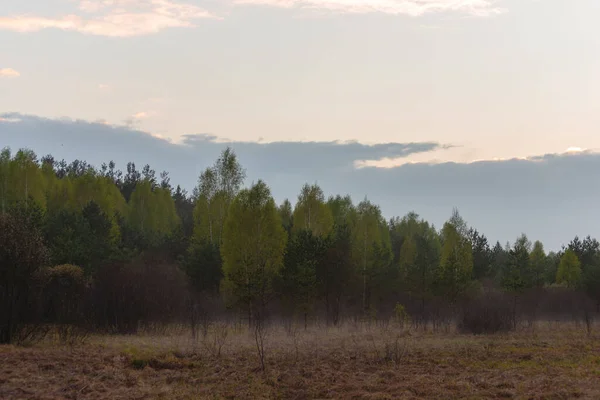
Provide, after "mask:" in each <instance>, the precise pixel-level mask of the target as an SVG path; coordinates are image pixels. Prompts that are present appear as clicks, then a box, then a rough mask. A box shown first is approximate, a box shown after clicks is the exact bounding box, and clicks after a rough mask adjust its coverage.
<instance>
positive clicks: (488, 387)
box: [0, 324, 600, 399]
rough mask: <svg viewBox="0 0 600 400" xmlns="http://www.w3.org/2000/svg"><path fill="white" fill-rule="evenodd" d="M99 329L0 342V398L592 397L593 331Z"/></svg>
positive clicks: (595, 368) (599, 350)
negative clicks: (68, 338)
mask: <svg viewBox="0 0 600 400" xmlns="http://www.w3.org/2000/svg"><path fill="white" fill-rule="evenodd" d="M229 329H230V331H229V332H228V334H227V339H226V340H225V343H224V344H223V345H222V349H221V355H220V356H218V355H217V354H218V353H217V352H215V351H214V347H213V346H214V343H215V340H214V336H212V335H213V334H214V335H220V336H219V337H222V334H223V332H222V331H221V332H218V330H217V331H216V332H212V331H211V332H209V334H208V336H207V337H206V338H204V339H203V338H200V339H199V340H198V341H197V342H193V341H192V340H191V339H190V336H191V335H188V334H183V333H175V332H174V333H172V334H171V335H168V336H155V335H138V336H131V337H126V336H111V337H108V336H99V337H92V338H90V340H89V341H88V343H87V344H85V345H83V346H79V347H74V348H73V347H60V346H58V345H56V344H53V343H42V344H39V345H36V346H33V347H29V348H19V347H14V346H3V347H2V346H0V398H2V399H105V398H111V399H228V398H231V399H233V398H236V399H262V398H280V399H307V398H308V399H326V398H335V399H394V398H406V399H412V398H427V399H438V398H439V399H453V398H461V399H464V398H467V399H469V398H472V399H480V398H528V399H529V398H532V399H567V398H590V399H591V398H600V336H594V335H590V336H588V335H587V334H586V333H585V331H584V329H583V328H577V327H574V326H570V325H566V324H562V325H561V326H560V329H558V328H557V327H554V328H551V327H548V326H546V327H543V326H542V327H537V328H536V329H535V330H527V331H521V332H519V333H515V334H507V335H497V336H481V337H475V336H468V335H458V334H454V333H451V334H445V335H438V334H432V333H416V332H406V331H405V332H402V331H400V329H399V328H396V329H395V328H393V327H390V328H385V329H384V328H372V329H367V328H366V327H362V328H357V327H354V328H343V329H324V328H323V329H309V330H308V331H306V332H305V331H304V330H301V329H296V330H287V331H286V330H283V329H271V330H270V331H269V332H268V336H267V348H266V373H264V374H263V373H262V371H261V369H260V364H259V360H258V358H257V353H256V347H255V346H256V344H255V342H254V338H253V337H252V336H251V334H250V333H248V332H245V331H239V330H238V331H236V330H234V329H232V328H229Z"/></svg>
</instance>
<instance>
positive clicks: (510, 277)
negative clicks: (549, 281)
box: [502, 235, 533, 292]
mask: <svg viewBox="0 0 600 400" xmlns="http://www.w3.org/2000/svg"><path fill="white" fill-rule="evenodd" d="M530 249H531V242H529V240H528V239H527V236H525V235H521V236H520V237H519V238H518V239H517V241H516V242H515V244H514V246H513V248H511V249H510V250H509V251H508V258H507V261H506V264H505V266H504V270H503V271H502V287H503V288H504V289H505V290H507V291H509V292H521V291H523V290H525V289H528V288H531V287H532V286H533V281H532V279H531V260H530V257H529V252H530Z"/></svg>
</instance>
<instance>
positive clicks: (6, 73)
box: [0, 68, 21, 78]
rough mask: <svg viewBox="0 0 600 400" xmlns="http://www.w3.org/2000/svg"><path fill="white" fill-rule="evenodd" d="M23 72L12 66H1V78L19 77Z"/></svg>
mask: <svg viewBox="0 0 600 400" xmlns="http://www.w3.org/2000/svg"><path fill="white" fill-rule="evenodd" d="M19 76H21V74H20V73H19V72H18V71H15V70H14V69H12V68H0V78H18V77H19Z"/></svg>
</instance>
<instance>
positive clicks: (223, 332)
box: [202, 322, 229, 358]
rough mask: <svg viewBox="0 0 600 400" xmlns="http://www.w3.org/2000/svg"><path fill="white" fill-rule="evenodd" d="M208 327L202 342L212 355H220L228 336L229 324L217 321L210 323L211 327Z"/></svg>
mask: <svg viewBox="0 0 600 400" xmlns="http://www.w3.org/2000/svg"><path fill="white" fill-rule="evenodd" d="M208 329H209V331H207V333H206V335H204V338H203V340H202V344H203V345H204V348H205V349H206V350H207V351H208V352H209V353H210V354H211V355H212V356H213V357H217V358H218V357H221V351H222V350H223V346H225V343H226V342H227V338H228V337H229V325H228V324H227V323H226V322H218V323H215V324H212V329H210V327H209V328H208Z"/></svg>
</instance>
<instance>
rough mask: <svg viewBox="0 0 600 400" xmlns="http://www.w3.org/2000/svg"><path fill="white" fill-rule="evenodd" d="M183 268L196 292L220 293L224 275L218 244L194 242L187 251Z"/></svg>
mask: <svg viewBox="0 0 600 400" xmlns="http://www.w3.org/2000/svg"><path fill="white" fill-rule="evenodd" d="M183 267H184V270H185V272H186V274H187V276H188V277H189V279H190V283H191V284H192V287H193V288H194V290H196V291H197V292H205V291H206V292H211V293H217V292H218V290H219V284H220V282H221V279H222V278H223V273H222V260H221V253H220V252H219V247H218V246H217V245H216V244H213V243H210V242H209V241H196V240H194V241H193V242H192V244H191V245H190V247H189V248H188V250H187V254H186V256H185V261H184V263H183Z"/></svg>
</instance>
